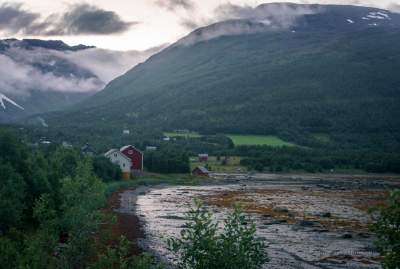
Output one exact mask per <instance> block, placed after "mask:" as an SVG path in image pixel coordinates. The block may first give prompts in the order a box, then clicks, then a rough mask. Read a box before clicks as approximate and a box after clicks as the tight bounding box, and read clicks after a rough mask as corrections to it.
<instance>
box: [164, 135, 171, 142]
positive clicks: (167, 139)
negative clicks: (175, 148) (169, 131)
mask: <svg viewBox="0 0 400 269" xmlns="http://www.w3.org/2000/svg"><path fill="white" fill-rule="evenodd" d="M163 141H166V142H168V141H171V138H170V137H169V136H164V137H163Z"/></svg>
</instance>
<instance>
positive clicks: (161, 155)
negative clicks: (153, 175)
mask: <svg viewBox="0 0 400 269" xmlns="http://www.w3.org/2000/svg"><path fill="white" fill-rule="evenodd" d="M144 166H145V167H146V168H147V169H148V170H149V171H150V172H157V173H167V174H171V173H189V172H190V165H189V156H188V154H187V153H185V152H184V151H182V150H180V149H178V148H174V147H167V148H164V149H160V150H157V151H152V152H146V153H145V155H144Z"/></svg>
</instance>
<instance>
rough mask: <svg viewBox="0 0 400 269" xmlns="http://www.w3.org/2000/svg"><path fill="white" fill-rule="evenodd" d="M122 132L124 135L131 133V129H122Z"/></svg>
mask: <svg viewBox="0 0 400 269" xmlns="http://www.w3.org/2000/svg"><path fill="white" fill-rule="evenodd" d="M122 134H123V135H130V134H131V131H129V130H128V129H125V130H123V131H122Z"/></svg>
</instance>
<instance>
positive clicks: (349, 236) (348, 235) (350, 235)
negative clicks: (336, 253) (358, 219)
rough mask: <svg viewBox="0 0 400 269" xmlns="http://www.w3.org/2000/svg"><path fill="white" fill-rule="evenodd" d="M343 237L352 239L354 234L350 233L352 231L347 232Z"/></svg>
mask: <svg viewBox="0 0 400 269" xmlns="http://www.w3.org/2000/svg"><path fill="white" fill-rule="evenodd" d="M341 238H343V239H352V238H353V235H352V234H350V233H345V234H344V235H342V236H341Z"/></svg>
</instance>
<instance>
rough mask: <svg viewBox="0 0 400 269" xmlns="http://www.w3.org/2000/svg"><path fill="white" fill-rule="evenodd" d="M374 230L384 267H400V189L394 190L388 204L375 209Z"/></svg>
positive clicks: (387, 268)
mask: <svg viewBox="0 0 400 269" xmlns="http://www.w3.org/2000/svg"><path fill="white" fill-rule="evenodd" d="M374 212H375V213H376V214H375V223H374V224H373V227H372V228H373V229H372V230H373V231H374V232H375V233H376V234H377V236H378V240H377V241H376V246H377V247H378V249H379V251H380V252H381V254H382V255H383V257H384V260H383V264H382V265H383V268H385V269H398V268H400V190H396V191H393V192H392V193H391V194H390V197H389V199H388V201H387V205H386V206H384V207H381V208H378V209H376V210H374Z"/></svg>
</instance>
